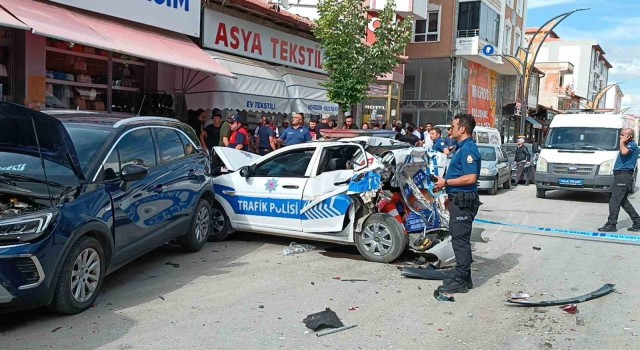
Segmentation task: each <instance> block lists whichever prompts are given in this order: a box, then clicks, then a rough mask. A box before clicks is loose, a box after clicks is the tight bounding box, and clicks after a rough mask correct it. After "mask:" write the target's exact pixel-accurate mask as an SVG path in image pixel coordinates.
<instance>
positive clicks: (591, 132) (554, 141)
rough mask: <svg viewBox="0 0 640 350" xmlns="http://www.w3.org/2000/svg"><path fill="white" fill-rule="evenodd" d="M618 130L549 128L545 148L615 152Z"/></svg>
mask: <svg viewBox="0 0 640 350" xmlns="http://www.w3.org/2000/svg"><path fill="white" fill-rule="evenodd" d="M619 134H620V129H605V128H582V127H578V128H574V127H571V128H551V131H550V132H549V136H547V139H546V141H545V143H544V147H545V148H551V149H568V150H595V151H616V150H617V149H618V140H619V138H618V135H619Z"/></svg>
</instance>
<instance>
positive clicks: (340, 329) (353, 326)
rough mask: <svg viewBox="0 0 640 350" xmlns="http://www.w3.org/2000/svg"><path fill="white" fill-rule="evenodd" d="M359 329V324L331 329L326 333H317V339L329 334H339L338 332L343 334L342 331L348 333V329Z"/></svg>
mask: <svg viewBox="0 0 640 350" xmlns="http://www.w3.org/2000/svg"><path fill="white" fill-rule="evenodd" d="M355 327H358V325H357V324H354V325H351V326H344V327H340V328H334V329H329V330H326V331H322V332H320V333H316V336H317V337H322V336H325V335H328V334H333V333H338V332H342V331H346V330H347V329H351V328H355Z"/></svg>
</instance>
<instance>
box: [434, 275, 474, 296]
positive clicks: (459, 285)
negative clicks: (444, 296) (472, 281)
mask: <svg viewBox="0 0 640 350" xmlns="http://www.w3.org/2000/svg"><path fill="white" fill-rule="evenodd" d="M467 283H468V282H467V281H465V280H462V279H458V278H451V279H446V280H444V281H443V282H442V285H441V286H440V287H438V289H439V290H440V291H441V292H443V293H448V294H454V293H468V292H469V287H468V285H467Z"/></svg>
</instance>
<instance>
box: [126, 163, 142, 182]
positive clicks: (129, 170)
mask: <svg viewBox="0 0 640 350" xmlns="http://www.w3.org/2000/svg"><path fill="white" fill-rule="evenodd" d="M147 174H149V169H147V168H145V167H143V166H141V165H135V164H127V165H125V166H124V167H123V168H122V170H121V171H120V178H121V179H122V181H124V182H131V181H137V180H142V179H144V178H145V177H146V176H147Z"/></svg>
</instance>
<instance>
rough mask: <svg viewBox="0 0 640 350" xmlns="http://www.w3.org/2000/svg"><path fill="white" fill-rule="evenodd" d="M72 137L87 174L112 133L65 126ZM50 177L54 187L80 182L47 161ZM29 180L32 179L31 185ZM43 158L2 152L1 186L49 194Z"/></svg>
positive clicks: (0, 154) (97, 129) (72, 174)
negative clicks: (89, 166)
mask: <svg viewBox="0 0 640 350" xmlns="http://www.w3.org/2000/svg"><path fill="white" fill-rule="evenodd" d="M65 128H66V129H67V132H68V133H69V135H70V136H71V140H72V141H73V145H74V147H75V149H76V152H77V154H78V158H79V160H80V166H81V167H82V171H83V172H86V171H87V168H88V165H89V163H90V162H91V161H92V160H93V159H94V158H95V157H96V154H97V152H98V150H99V149H100V148H101V147H102V146H103V145H104V143H105V142H106V140H107V137H108V136H109V134H110V133H111V130H108V129H100V128H93V127H87V126H82V125H65ZM44 166H45V168H46V169H47V177H46V180H48V181H49V182H50V183H53V184H54V188H52V192H54V191H58V190H57V189H56V188H55V187H56V184H57V185H59V186H57V187H61V186H62V187H64V186H75V185H77V184H78V178H77V176H76V175H75V174H74V173H73V170H71V169H70V168H67V167H65V166H63V165H61V164H58V163H54V162H51V161H48V160H45V161H44ZM29 179H33V181H30V180H29ZM44 181H45V176H44V173H43V171H42V165H41V163H40V158H38V157H33V156H28V155H23V154H17V153H9V152H0V186H4V187H6V186H8V187H9V188H11V187H14V188H15V187H18V188H21V189H23V190H27V191H30V192H36V193H39V194H47V193H48V192H47V187H46V184H45V183H44Z"/></svg>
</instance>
